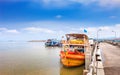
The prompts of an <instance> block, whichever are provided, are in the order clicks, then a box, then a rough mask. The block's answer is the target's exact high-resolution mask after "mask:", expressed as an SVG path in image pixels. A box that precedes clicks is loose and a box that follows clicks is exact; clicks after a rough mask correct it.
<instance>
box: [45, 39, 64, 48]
mask: <svg viewBox="0 0 120 75" xmlns="http://www.w3.org/2000/svg"><path fill="white" fill-rule="evenodd" d="M61 45H62V44H61V42H60V41H59V40H56V39H48V40H47V41H46V42H45V46H47V47H48V46H49V47H50V46H52V47H53V46H59V47H61Z"/></svg>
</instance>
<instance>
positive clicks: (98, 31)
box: [97, 29, 101, 42]
mask: <svg viewBox="0 0 120 75" xmlns="http://www.w3.org/2000/svg"><path fill="white" fill-rule="evenodd" d="M99 31H101V29H98V30H97V42H98V33H99Z"/></svg>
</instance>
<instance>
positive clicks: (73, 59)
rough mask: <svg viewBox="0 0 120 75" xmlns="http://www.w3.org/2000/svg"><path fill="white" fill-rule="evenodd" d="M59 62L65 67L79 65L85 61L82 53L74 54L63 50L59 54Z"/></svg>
mask: <svg viewBox="0 0 120 75" xmlns="http://www.w3.org/2000/svg"><path fill="white" fill-rule="evenodd" d="M60 59H61V62H62V64H63V65H64V66H66V67H74V66H80V65H82V64H84V63H85V55H84V54H82V53H81V54H76V53H72V52H68V53H66V52H63V51H61V54H60Z"/></svg>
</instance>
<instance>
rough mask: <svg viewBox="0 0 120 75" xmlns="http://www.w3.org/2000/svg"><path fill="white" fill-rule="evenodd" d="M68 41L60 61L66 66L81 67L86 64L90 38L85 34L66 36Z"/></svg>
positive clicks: (64, 44)
mask: <svg viewBox="0 0 120 75" xmlns="http://www.w3.org/2000/svg"><path fill="white" fill-rule="evenodd" d="M66 37H67V40H66V41H64V43H63V48H62V50H61V51H60V59H61V62H62V64H63V65H64V66H66V67H73V66H80V65H82V64H84V63H85V54H84V50H85V49H88V48H87V44H88V37H87V35H85V34H66Z"/></svg>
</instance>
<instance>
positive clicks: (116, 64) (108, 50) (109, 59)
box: [99, 43, 120, 75]
mask: <svg viewBox="0 0 120 75" xmlns="http://www.w3.org/2000/svg"><path fill="white" fill-rule="evenodd" d="M99 46H100V49H101V50H102V56H103V65H104V71H105V75H120V47H118V46H113V45H111V44H108V43H100V44H99Z"/></svg>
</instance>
